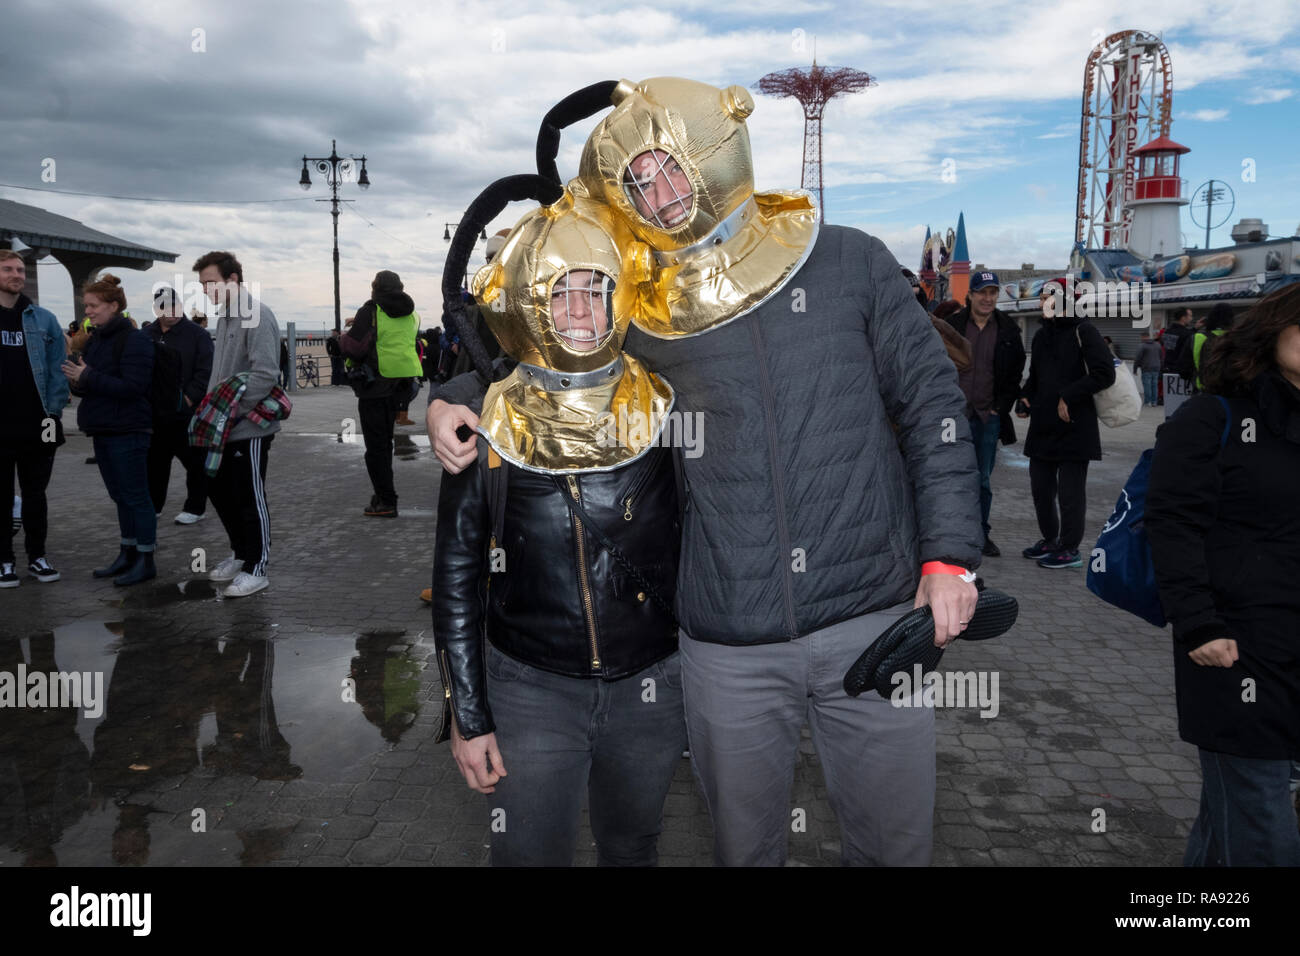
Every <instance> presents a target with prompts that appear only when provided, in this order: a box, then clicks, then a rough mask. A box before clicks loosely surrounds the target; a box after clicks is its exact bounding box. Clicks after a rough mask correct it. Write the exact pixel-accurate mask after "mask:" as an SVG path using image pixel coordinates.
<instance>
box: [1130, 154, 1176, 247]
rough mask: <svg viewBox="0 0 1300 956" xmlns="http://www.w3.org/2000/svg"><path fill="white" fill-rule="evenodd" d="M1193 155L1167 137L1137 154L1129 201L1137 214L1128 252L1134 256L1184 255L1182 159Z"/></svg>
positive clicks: (1134, 214) (1134, 217) (1131, 231)
mask: <svg viewBox="0 0 1300 956" xmlns="http://www.w3.org/2000/svg"><path fill="white" fill-rule="evenodd" d="M1190 152H1191V150H1190V149H1188V148H1187V147H1186V146H1183V145H1181V144H1179V143H1175V142H1174V141H1173V140H1172V139H1170V138H1169V137H1167V136H1161V137H1159V138H1157V139H1153V140H1152V141H1151V142H1149V143H1147V144H1146V145H1145V146H1142V147H1140V148H1138V149H1136V150H1134V151H1133V154H1134V156H1135V157H1136V159H1137V161H1138V170H1137V183H1136V186H1135V189H1134V196H1133V198H1132V199H1130V200H1129V202H1128V206H1129V208H1130V209H1131V210H1132V211H1133V220H1132V224H1131V225H1130V226H1129V234H1128V249H1129V252H1131V253H1133V254H1134V255H1136V256H1139V257H1141V258H1143V259H1152V258H1156V257H1159V256H1175V255H1180V254H1181V253H1182V251H1183V240H1182V231H1181V230H1180V229H1179V208H1180V207H1181V206H1185V205H1187V200H1186V199H1185V198H1183V188H1182V184H1183V181H1182V180H1181V179H1179V177H1178V157H1179V156H1181V155H1182V154H1183V153H1190Z"/></svg>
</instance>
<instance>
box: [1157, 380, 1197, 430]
mask: <svg viewBox="0 0 1300 956" xmlns="http://www.w3.org/2000/svg"><path fill="white" fill-rule="evenodd" d="M1163 377H1164V380H1165V418H1166V419H1168V418H1169V416H1170V415H1172V414H1173V413H1174V412H1176V411H1178V406H1179V405H1181V404H1183V402H1185V401H1187V399H1188V398H1190V397H1191V395H1192V383H1191V382H1190V381H1189V380H1188V379H1185V378H1183V377H1182V376H1181V375H1179V374H1178V373H1177V372H1164V373H1163Z"/></svg>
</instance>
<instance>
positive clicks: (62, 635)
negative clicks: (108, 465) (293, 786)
mask: <svg viewBox="0 0 1300 956" xmlns="http://www.w3.org/2000/svg"><path fill="white" fill-rule="evenodd" d="M193 583H194V582H191V585H192V584H193ZM199 583H206V582H199ZM158 592H159V594H160V595H165V597H161V596H160V597H156V598H153V597H151V596H149V595H146V596H145V598H146V601H149V600H155V599H156V600H162V601H164V603H169V602H170V603H174V602H175V601H182V600H201V599H203V597H202V595H203V594H204V593H207V594H208V596H209V597H211V592H210V589H203V588H193V587H190V588H185V589H184V590H178V589H176V588H174V587H172V588H160V589H158ZM169 592H176V596H175V597H172V596H171V594H170V593H169ZM132 598H134V595H133V596H132ZM130 600H131V599H130V598H128V599H127V601H128V602H129V601H130ZM148 606H149V607H156V606H158V605H157V604H156V603H150V604H148ZM219 608H220V610H219ZM194 616H195V617H199V618H202V615H201V614H200V615H194ZM210 618H211V619H210V620H200V621H199V622H197V623H196V622H192V621H188V620H187V621H186V622H185V624H184V625H181V626H177V625H174V624H172V623H171V622H170V621H166V620H151V619H150V618H148V617H145V616H142V615H139V614H136V613H133V611H132V609H131V605H130V604H129V603H127V602H124V607H123V612H122V615H121V617H120V619H118V620H100V621H82V622H77V623H75V624H70V625H67V626H64V627H59V628H56V629H55V630H54V631H53V633H46V634H44V635H38V636H35V637H33V638H30V639H23V640H18V639H9V638H6V639H0V693H5V692H7V693H9V694H10V695H11V697H12V696H13V695H14V693H15V691H16V690H17V692H18V693H23V694H26V697H25V698H24V706H13V703H14V701H13V700H9V701H6V703H7V704H9V705H8V706H2V707H0V864H7V863H15V864H23V863H28V864H32V863H39V862H45V863H49V862H54V861H57V862H58V863H61V864H64V865H106V864H109V863H111V862H117V863H142V862H146V861H147V862H149V863H153V864H160V863H173V864H174V863H190V864H195V863H202V864H213V865H217V864H229V865H236V864H239V863H246V864H247V863H256V862H265V861H267V860H270V859H274V858H276V855H277V853H278V852H279V851H280V849H282V848H283V847H284V845H285V841H286V840H287V839H288V837H289V834H290V833H291V831H292V830H293V829H294V827H295V826H296V825H297V820H296V819H292V818H290V819H287V820H286V819H285V816H286V815H285V814H284V813H275V814H274V815H273V816H271V817H269V818H267V817H265V816H263V817H262V818H260V820H259V819H257V818H256V813H255V812H253V811H243V812H244V813H245V816H248V817H249V823H250V825H251V824H256V827H255V828H253V829H248V830H240V831H239V832H238V840H236V839H234V837H235V836H236V833H235V832H233V831H231V830H230V829H229V828H227V829H225V830H224V831H220V832H219V833H210V834H209V836H210V837H211V839H210V840H196V839H193V838H192V837H193V834H191V833H190V830H189V828H188V826H186V825H184V824H186V823H188V821H187V820H185V821H181V820H180V819H179V818H177V820H172V815H173V814H175V813H176V812H177V807H176V806H174V805H172V804H171V803H166V804H165V807H155V806H154V805H153V804H154V803H156V802H160V801H162V800H165V799H166V797H167V793H168V792H169V791H172V790H174V789H176V788H177V786H180V787H182V788H188V789H189V790H193V791H194V793H195V796H194V801H195V802H196V806H197V805H198V804H202V807H201V808H202V809H203V810H204V812H205V813H206V814H207V815H208V823H207V825H208V827H209V828H212V827H214V826H215V825H216V823H217V822H218V821H219V820H220V819H221V818H222V817H223V816H224V815H225V814H227V813H240V812H241V811H240V810H239V801H240V799H242V797H241V796H240V795H241V794H244V793H246V792H247V790H248V788H249V787H250V784H249V778H250V777H251V778H256V781H290V780H297V779H304V780H309V781H312V782H315V783H319V784H329V783H334V782H337V781H339V780H341V779H347V780H349V781H356V780H359V779H363V777H358V776H357V775H356V773H355V772H352V773H349V772H348V771H349V770H354V768H358V767H368V766H369V762H370V759H371V758H372V757H373V755H375V754H376V753H379V752H382V751H385V750H388V749H390V746H391V744H392V743H394V742H396V741H398V740H400V739H401V737H402V736H403V735H404V734H405V733H407V732H408V731H409V730H410V729H411V727H412V726H413V724H414V723H415V721H416V718H417V716H418V715H419V712H420V709H421V707H422V706H428V705H427V704H426V703H425V702H423V701H422V699H421V683H420V682H421V679H422V676H423V673H424V670H425V667H426V660H425V658H426V655H428V654H429V653H430V651H429V650H428V649H427V648H426V646H425V645H422V644H418V643H412V641H414V640H416V638H415V636H414V635H407V634H405V633H403V632H370V633H364V634H361V635H320V634H289V633H282V631H281V629H280V628H278V627H275V626H273V625H269V624H267V623H266V622H265V618H264V616H259V615H257V614H243V615H240V614H229V613H224V608H221V606H219V605H217V606H214V609H213V613H212V614H211V615H210ZM429 664H430V666H432V662H431V661H430V662H429ZM37 672H39V673H42V674H48V673H55V674H58V675H64V676H63V679H62V680H58V679H56V680H54V681H49V682H48V684H49V687H50V688H51V689H50V691H49V692H48V694H47V695H46V696H44V697H41V698H37V697H35V696H33V694H34V691H33V690H32V686H33V674H34V673H37ZM74 672H75V673H76V674H78V675H81V677H82V678H84V687H85V690H86V695H85V696H83V697H81V698H80V699H77V700H71V699H70V698H72V697H73V694H72V691H71V687H72V678H71V675H72V674H73V673H74ZM20 675H23V676H25V678H26V683H27V687H26V688H25V689H23V688H21V687H19V685H18V678H19V676H20ZM40 682H44V681H40ZM82 683H83V682H82V681H78V687H79V688H80V686H81V684H82ZM95 688H97V690H94V689H95ZM6 689H7V690H6ZM59 695H62V696H61V698H60V699H55V698H56V697H59ZM92 697H93V698H94V699H93V700H92ZM3 700H4V699H3V698H0V701H3ZM72 704H75V705H76V706H71V705H72ZM42 705H45V706H42ZM196 777H198V778H203V779H202V780H199V781H196V780H194V779H193V778H196ZM226 777H232V778H240V780H241V783H240V784H239V785H238V786H235V785H234V783H233V781H232V784H231V785H230V786H226V785H223V784H222V783H221V779H222V778H226ZM212 778H216V779H215V780H214V779H212ZM252 786H253V787H256V786H257V785H256V784H253V785H252ZM200 787H202V789H200ZM257 789H261V788H260V787H258V788H257ZM158 791H161V793H159V792H158ZM250 799H253V800H258V799H261V798H260V797H256V796H254V797H250ZM290 806H292V803H290V804H286V810H287V809H288V808H289V807H290ZM164 809H165V812H164ZM185 812H190V811H189V809H188V808H187V809H186V811H185ZM313 815H318V816H324V815H327V814H326V813H325V812H324V811H322V812H321V813H318V814H313ZM328 815H330V816H333V815H334V814H333V812H330V813H329V814H328ZM159 820H162V821H169V822H168V823H167V825H166V826H165V827H164V826H163V825H162V824H160V823H159V822H158V821H159ZM178 821H179V822H178ZM151 833H152V837H151V836H150V834H151ZM300 836H301V834H299V835H298V837H300ZM298 837H295V839H298Z"/></svg>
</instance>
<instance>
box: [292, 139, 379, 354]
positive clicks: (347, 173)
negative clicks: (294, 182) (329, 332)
mask: <svg viewBox="0 0 1300 956" xmlns="http://www.w3.org/2000/svg"><path fill="white" fill-rule="evenodd" d="M358 162H359V163H361V175H360V176H359V177H358V178H357V185H358V186H360V187H361V188H362V189H369V188H370V177H369V176H368V175H367V174H366V157H364V156H351V157H344V156H340V155H339V154H338V145H337V141H336V140H330V154H329V155H328V156H304V157H303V158H302V177H301V178H300V179H299V180H298V185H299V186H301V187H302V188H303V189H311V177H310V176H309V175H308V174H307V164H308V163H311V164H312V165H313V166H315V167H316V172H318V173H320V174H321V175H322V176H324V177H325V182H326V183H327V184H328V185H329V187H330V198H329V199H317V200H316V201H317V202H328V203H329V204H330V215H332V216H333V217H334V331H335V332H341V331H342V330H343V317H342V314H341V312H340V308H341V306H340V304H339V203H341V202H352V200H350V199H339V184H340V183H344V182H351V181H352V174H353V173H354V171H355V170H356V168H357V166H356V164H357V163H358Z"/></svg>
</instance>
